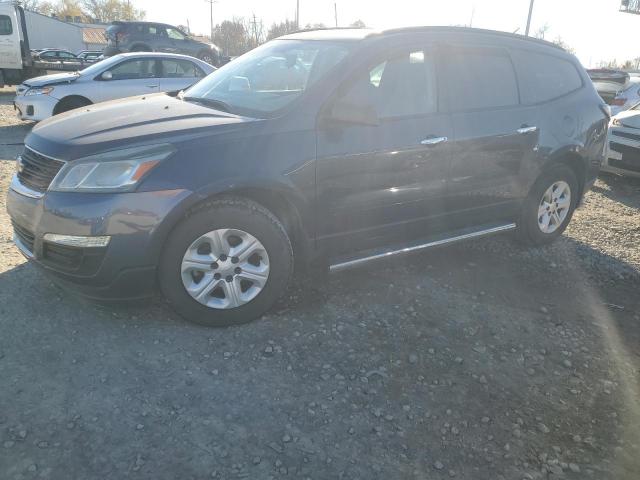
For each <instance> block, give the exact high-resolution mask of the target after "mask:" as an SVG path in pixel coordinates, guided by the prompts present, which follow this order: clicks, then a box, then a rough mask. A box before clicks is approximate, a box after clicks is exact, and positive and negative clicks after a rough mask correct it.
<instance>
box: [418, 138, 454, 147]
mask: <svg viewBox="0 0 640 480" xmlns="http://www.w3.org/2000/svg"><path fill="white" fill-rule="evenodd" d="M447 140H449V139H448V138H447V137H429V138H425V139H424V140H422V141H421V142H420V145H429V146H431V145H439V144H440V143H444V142H446V141H447Z"/></svg>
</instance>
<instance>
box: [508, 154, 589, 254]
mask: <svg viewBox="0 0 640 480" xmlns="http://www.w3.org/2000/svg"><path fill="white" fill-rule="evenodd" d="M578 195H579V186H578V180H577V179H576V176H575V174H574V173H573V171H572V170H571V169H570V168H569V167H566V166H564V165H557V166H554V167H552V168H550V169H549V170H547V171H546V172H544V173H543V174H542V175H541V176H540V177H539V178H538V180H537V181H536V183H535V184H534V185H533V187H532V188H531V191H530V193H529V196H528V197H527V198H526V200H525V201H524V204H523V207H522V212H521V215H520V220H519V222H518V236H519V238H520V240H521V241H522V242H523V243H526V244H529V245H535V246H541V245H546V244H549V243H551V242H553V241H555V240H556V239H557V238H558V237H559V236H560V235H562V233H563V232H564V231H565V229H566V228H567V226H568V225H569V222H570V221H571V217H572V216H573V212H574V210H575V208H576V205H577V203H578Z"/></svg>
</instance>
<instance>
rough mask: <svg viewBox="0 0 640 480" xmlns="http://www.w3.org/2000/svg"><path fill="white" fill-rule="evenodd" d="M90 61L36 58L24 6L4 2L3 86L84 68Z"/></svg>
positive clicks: (0, 18)
mask: <svg viewBox="0 0 640 480" xmlns="http://www.w3.org/2000/svg"><path fill="white" fill-rule="evenodd" d="M36 33H38V32H36ZM89 63H90V62H82V61H70V62H55V63H53V62H43V61H34V59H33V58H32V57H31V50H30V46H29V33H28V31H27V20H26V16H25V12H24V9H23V8H22V7H21V6H20V5H18V4H17V3H14V2H0V87H2V86H4V85H19V84H20V83H22V82H23V81H24V80H26V79H28V78H33V77H38V76H40V75H46V74H47V73H48V72H50V71H76V70H81V69H82V68H84V67H85V66H87V65H88V64H89Z"/></svg>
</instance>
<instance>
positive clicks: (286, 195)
mask: <svg viewBox="0 0 640 480" xmlns="http://www.w3.org/2000/svg"><path fill="white" fill-rule="evenodd" d="M229 197H236V198H243V199H248V200H251V201H254V202H256V203H257V204H259V205H261V206H263V207H264V208H266V209H267V210H269V211H270V212H271V213H273V214H274V215H275V216H276V218H277V219H278V220H279V221H280V222H282V224H283V226H284V228H285V230H286V231H287V234H288V235H289V237H290V239H291V245H292V247H293V250H294V255H295V256H296V260H297V261H298V262H299V264H301V265H306V264H307V263H308V261H310V259H311V258H312V254H313V240H312V236H311V235H310V232H309V230H308V228H306V227H305V225H304V222H303V215H304V209H305V206H304V204H303V200H302V199H301V198H300V196H299V195H298V194H297V193H296V192H295V191H293V190H292V189H291V188H289V187H286V186H282V185H279V186H273V185H270V186H265V185H237V186H234V187H232V188H210V189H207V190H205V191H202V192H196V193H193V194H192V195H190V196H188V197H187V198H185V199H184V200H183V201H182V202H181V203H180V204H179V206H178V207H177V208H176V209H175V210H174V212H172V214H171V215H170V216H168V217H167V218H165V221H164V222H163V224H162V226H161V227H160V228H161V231H159V232H158V233H159V235H158V236H157V237H156V239H155V241H154V246H153V249H154V252H155V253H156V255H158V256H159V255H161V252H162V249H163V248H164V245H165V243H166V241H167V239H168V238H169V236H170V235H171V232H172V231H173V230H174V229H175V228H176V227H177V226H178V225H179V224H180V222H181V221H182V220H184V219H185V218H187V217H188V216H189V215H191V214H193V213H194V212H197V211H199V210H201V209H206V208H208V205H210V204H211V202H213V201H215V200H217V199H221V198H229Z"/></svg>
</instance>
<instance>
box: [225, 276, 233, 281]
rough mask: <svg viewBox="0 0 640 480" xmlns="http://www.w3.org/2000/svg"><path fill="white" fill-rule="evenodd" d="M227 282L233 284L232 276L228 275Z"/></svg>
mask: <svg viewBox="0 0 640 480" xmlns="http://www.w3.org/2000/svg"><path fill="white" fill-rule="evenodd" d="M225 280H226V281H227V282H229V283H231V282H233V277H232V276H231V275H227V277H226V278H225Z"/></svg>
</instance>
